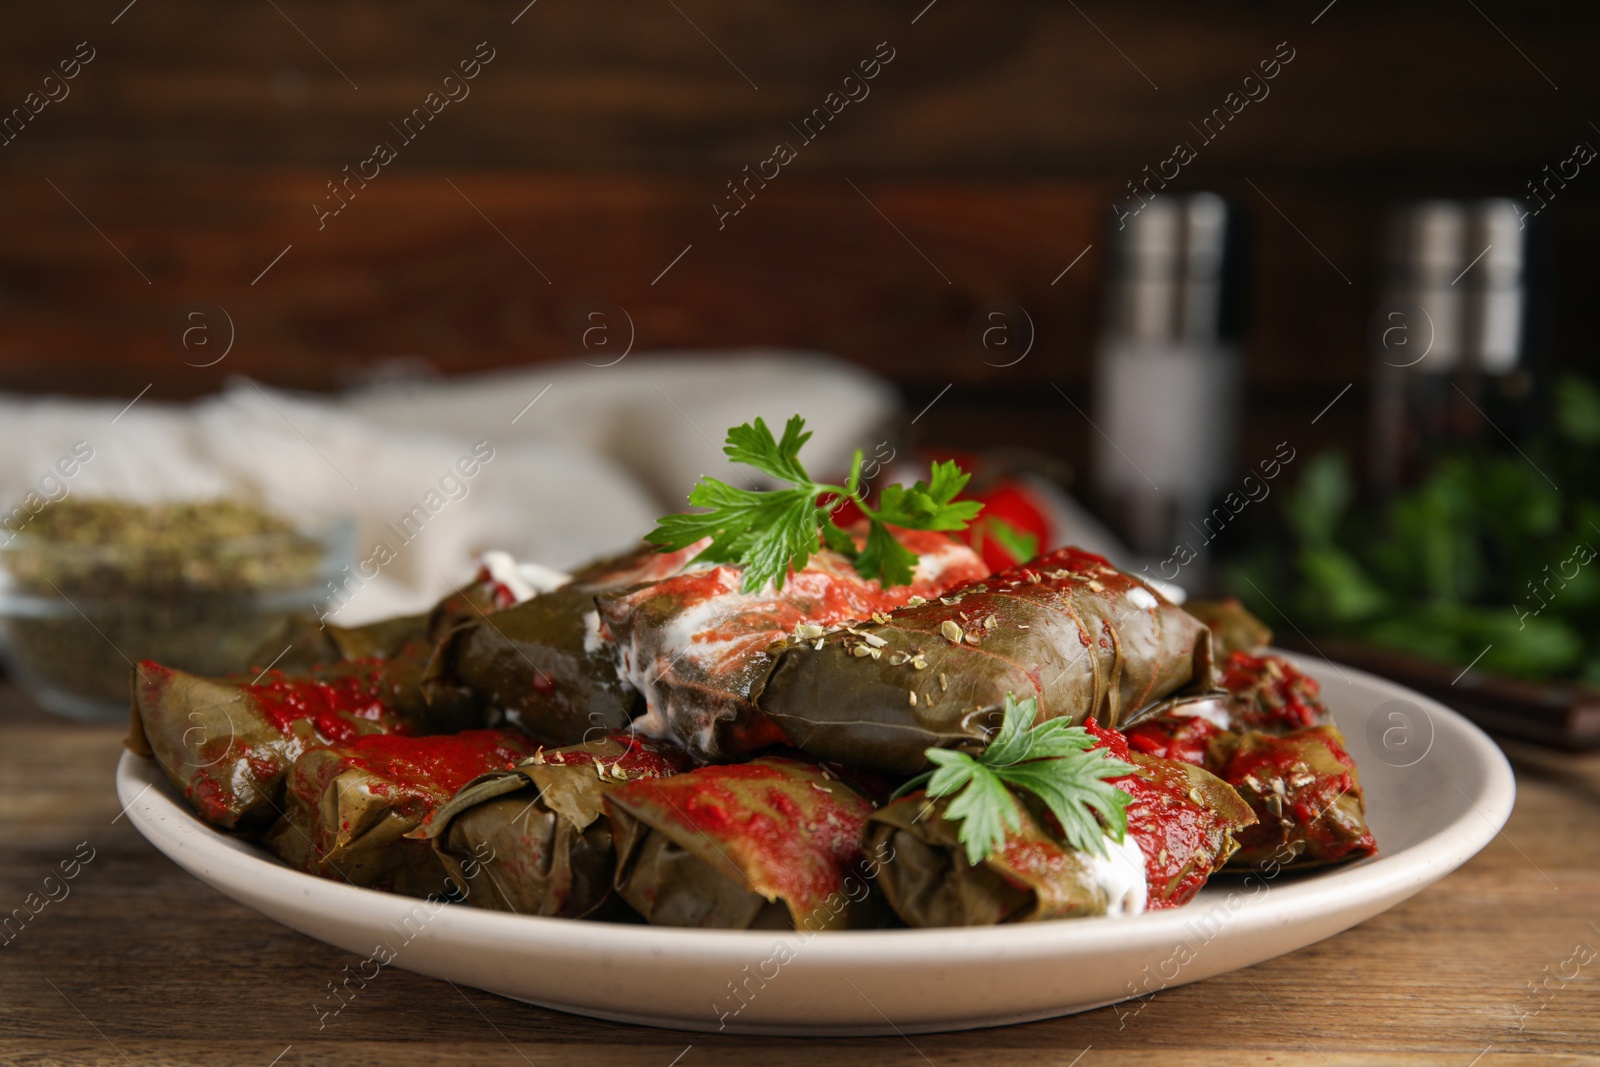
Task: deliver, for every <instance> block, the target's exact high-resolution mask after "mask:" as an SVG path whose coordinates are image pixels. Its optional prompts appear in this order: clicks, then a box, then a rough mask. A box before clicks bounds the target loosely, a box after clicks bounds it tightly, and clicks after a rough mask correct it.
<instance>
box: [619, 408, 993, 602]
mask: <svg viewBox="0 0 1600 1067" xmlns="http://www.w3.org/2000/svg"><path fill="white" fill-rule="evenodd" d="M805 425H806V424H805V420H804V419H802V418H801V417H800V416H798V415H796V416H794V417H793V418H791V419H790V420H789V421H788V423H786V424H785V425H784V428H783V436H782V437H781V438H779V437H774V436H773V433H772V430H771V429H770V428H768V426H767V424H766V422H765V421H763V420H761V419H756V420H755V421H754V422H753V423H748V422H747V423H745V424H743V425H741V426H735V427H734V428H733V429H731V430H729V431H728V439H727V443H726V444H725V445H724V446H723V449H722V451H723V452H724V453H725V454H726V455H727V457H728V458H729V459H730V460H732V461H733V462H735V463H743V464H746V465H747V466H750V467H754V468H755V469H756V470H758V471H761V472H762V473H763V474H766V475H768V476H769V477H772V478H774V479H776V480H778V481H780V482H787V483H789V484H790V485H791V486H793V488H788V489H775V490H770V491H765V492H763V491H760V490H753V489H740V488H738V487H737V486H733V485H729V484H728V483H727V482H723V481H719V480H718V479H716V478H706V477H702V478H701V479H700V482H699V484H698V485H696V486H695V487H694V489H693V491H691V492H690V494H689V503H690V504H691V505H693V506H694V507H697V508H704V509H706V510H705V511H701V512H695V513H692V514H685V515H667V516H665V517H663V518H661V519H660V520H658V521H657V524H656V528H655V529H654V530H651V531H650V532H649V533H648V534H646V535H645V540H646V541H648V542H650V543H651V544H653V545H655V546H656V547H657V548H658V549H659V550H660V551H663V552H671V551H675V550H677V549H681V548H687V547H688V546H689V545H692V544H694V543H695V542H696V541H699V540H701V539H703V538H710V544H709V545H708V546H707V547H706V548H705V550H704V551H702V552H701V553H700V554H699V555H698V556H697V557H695V558H696V559H697V560H708V561H710V562H713V563H739V564H742V565H743V566H744V568H745V570H744V577H743V581H742V588H743V590H744V592H746V593H754V592H758V591H760V590H762V589H765V588H766V587H767V585H768V584H772V585H774V586H776V587H777V588H779V589H781V588H783V583H784V579H785V578H786V577H787V576H788V574H789V571H790V570H791V569H793V570H799V569H801V568H802V567H804V566H805V565H806V563H807V562H808V561H809V560H810V559H811V556H812V554H813V553H815V552H816V551H817V547H818V542H819V539H820V542H821V543H822V544H824V545H826V546H827V547H828V548H830V549H832V550H833V551H835V552H838V553H839V554H841V555H843V556H845V557H846V558H847V559H850V560H852V561H853V562H854V563H855V567H856V571H857V573H859V574H860V575H861V576H862V577H863V578H868V579H872V578H876V579H878V580H879V581H881V582H882V583H883V585H884V586H886V587H887V586H896V585H908V584H910V582H911V580H912V577H913V574H914V568H915V567H916V563H917V556H916V554H915V553H913V552H911V551H910V550H909V549H907V548H906V547H905V546H904V545H902V544H901V543H900V542H899V541H897V540H896V539H895V536H894V532H893V531H892V530H890V529H889V527H890V526H891V525H893V526H901V527H905V528H906V529H911V530H942V531H951V530H961V529H965V528H966V526H967V524H968V523H969V522H971V521H972V520H973V519H974V518H976V517H977V514H978V512H979V511H980V510H982V505H981V504H979V503H978V502H977V501H971V500H962V501H958V500H956V499H955V497H956V495H957V494H958V493H960V492H961V490H962V489H964V488H965V487H966V484H967V481H968V479H969V478H970V477H971V476H970V475H968V474H967V473H966V472H965V471H963V470H962V469H961V468H960V467H958V466H957V465H956V464H955V463H953V462H947V463H935V464H933V466H932V468H931V470H930V471H929V475H928V480H927V481H926V482H920V481H919V482H917V483H916V484H915V485H913V486H911V487H910V488H907V487H905V486H901V485H891V486H887V487H885V488H884V490H883V492H882V493H881V494H880V500H879V502H878V506H877V507H875V508H874V507H872V506H870V505H869V504H868V503H867V502H866V499H865V496H866V493H865V489H864V487H863V486H862V484H861V467H862V454H861V452H860V451H859V450H858V451H857V452H856V453H855V456H854V458H853V459H852V461H851V464H850V476H849V478H848V480H847V482H846V484H844V485H828V484H824V483H819V482H814V481H812V480H811V475H810V474H808V473H807V472H806V469H805V466H804V465H803V464H802V463H801V462H800V449H801V448H802V447H804V445H805V443H806V442H807V441H809V440H810V439H811V434H810V432H809V431H807V430H806V428H805ZM846 500H849V501H852V502H853V503H854V504H855V505H856V507H857V508H858V509H859V510H860V511H861V513H862V514H863V515H864V516H866V518H867V523H868V529H867V540H866V544H865V545H864V546H862V547H861V548H860V549H857V547H856V543H855V539H854V538H852V537H851V536H850V535H849V534H848V533H846V532H845V531H844V530H841V529H840V528H839V527H838V526H837V525H836V524H835V523H834V521H833V517H832V516H833V512H834V511H835V510H836V509H837V507H838V506H839V505H840V504H842V503H843V502H844V501H846ZM824 501H827V503H826V505H824Z"/></svg>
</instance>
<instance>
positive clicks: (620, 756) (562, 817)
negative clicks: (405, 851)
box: [423, 731, 689, 919]
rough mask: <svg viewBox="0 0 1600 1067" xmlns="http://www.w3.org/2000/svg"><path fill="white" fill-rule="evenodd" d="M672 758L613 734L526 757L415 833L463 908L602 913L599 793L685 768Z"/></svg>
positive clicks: (603, 817) (609, 873)
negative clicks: (465, 892)
mask: <svg viewBox="0 0 1600 1067" xmlns="http://www.w3.org/2000/svg"><path fill="white" fill-rule="evenodd" d="M688 768H689V761H688V759H687V757H685V756H684V755H683V753H681V752H680V751H678V750H676V749H673V748H670V747H668V746H666V745H663V744H660V743H658V742H655V741H651V740H649V739H648V738H642V737H638V736H636V735H633V734H630V733H627V732H623V731H618V732H616V733H613V734H611V735H609V736H607V737H605V738H601V739H599V740H596V741H589V742H585V743H584V744H581V745H574V746H572V747H570V748H559V749H554V750H550V751H543V750H541V751H540V752H537V753H535V754H534V755H533V756H531V757H529V758H527V759H524V760H521V761H519V762H518V763H517V764H516V765H515V766H514V767H511V768H508V769H503V770H496V771H491V772H489V773H488V774H485V775H483V776H482V777H480V778H477V779H475V780H474V781H472V782H470V783H468V784H467V785H466V786H465V787H464V788H462V789H461V791H460V792H458V793H457V794H456V795H455V796H454V797H452V798H451V799H450V800H449V801H448V802H447V803H445V804H444V805H443V806H441V807H440V808H439V809H438V810H437V811H436V812H434V814H433V816H432V818H431V819H430V820H428V821H427V822H426V823H425V826H424V828H423V833H424V834H425V836H426V837H427V838H428V839H429V840H430V841H432V842H433V847H434V850H435V851H436V852H437V854H438V856H439V859H440V860H441V861H442V862H443V863H444V866H445V868H446V869H447V870H448V871H449V872H450V874H451V875H452V877H454V878H455V879H456V881H457V883H458V884H461V885H468V884H470V885H471V886H472V891H471V893H470V894H469V896H468V900H467V902H468V903H469V904H473V905H476V906H478V907H483V908H494V909H497V910H500V911H510V912H516V913H518V914H521V915H553V916H560V917H563V918H574V919H576V918H583V917H586V916H590V915H601V914H604V912H605V910H606V907H605V906H606V905H607V904H608V902H610V901H611V900H612V899H613V896H612V880H613V876H614V875H615V873H616V866H617V858H616V846H615V843H614V840H613V836H614V835H613V833H612V829H611V818H610V816H609V815H608V814H607V813H606V809H605V797H606V794H607V793H609V792H611V791H612V790H614V789H617V788H619V787H620V786H622V785H624V784H625V783H627V782H631V781H635V780H637V779H640V778H661V777H665V776H666V775H669V774H677V773H680V772H682V771H685V770H688Z"/></svg>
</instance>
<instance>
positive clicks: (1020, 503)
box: [955, 481, 1052, 571]
mask: <svg viewBox="0 0 1600 1067" xmlns="http://www.w3.org/2000/svg"><path fill="white" fill-rule="evenodd" d="M963 499H970V500H978V501H981V502H982V504H983V510H982V511H981V512H979V513H978V517H977V519H975V520H973V522H972V525H970V526H968V527H967V528H966V529H965V530H962V531H960V532H958V533H957V534H956V535H955V536H956V537H957V538H959V539H961V540H962V541H965V542H966V543H967V544H969V545H971V546H972V547H973V548H975V549H977V550H978V552H979V554H980V555H982V556H983V562H984V563H986V564H988V565H989V569H990V570H996V571H1001V570H1005V569H1006V568H1007V567H1014V566H1016V565H1017V564H1018V563H1025V562H1027V561H1026V560H1021V559H1016V558H1015V557H1013V556H1012V555H1011V553H1010V552H1009V551H1007V550H1006V547H1005V546H1004V545H1003V544H1001V543H1000V541H999V540H997V539H996V538H994V537H992V536H989V535H988V531H987V529H986V528H985V527H986V521H985V520H987V519H990V518H998V519H1000V520H1001V521H1002V522H1005V523H1007V524H1009V525H1010V526H1011V527H1012V529H1014V530H1016V531H1017V532H1018V533H1023V534H1032V535H1033V537H1034V538H1035V544H1036V545H1037V548H1038V551H1040V552H1043V551H1045V550H1046V549H1048V548H1049V547H1050V544H1051V536H1052V531H1051V529H1050V521H1049V520H1048V519H1047V518H1046V517H1045V512H1044V509H1043V508H1042V507H1041V506H1040V504H1039V502H1038V500H1037V499H1036V498H1035V496H1034V494H1033V493H1032V492H1031V491H1029V489H1028V488H1027V486H1025V485H1023V484H1021V483H1018V482H1012V481H1003V482H1001V483H1000V484H999V485H997V486H995V487H994V488H993V489H991V490H990V491H989V492H987V493H984V494H983V495H981V496H973V497H963Z"/></svg>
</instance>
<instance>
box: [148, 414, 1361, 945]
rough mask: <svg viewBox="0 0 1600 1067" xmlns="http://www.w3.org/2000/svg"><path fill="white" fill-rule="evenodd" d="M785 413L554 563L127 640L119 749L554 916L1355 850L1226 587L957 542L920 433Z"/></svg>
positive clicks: (1283, 686) (891, 920)
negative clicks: (312, 610)
mask: <svg viewBox="0 0 1600 1067" xmlns="http://www.w3.org/2000/svg"><path fill="white" fill-rule="evenodd" d="M808 436H809V435H808V434H807V433H805V432H804V425H803V423H802V422H801V420H799V419H798V418H796V419H793V420H791V421H790V422H789V424H788V425H787V426H786V427H785V428H784V431H783V433H782V435H781V437H779V436H776V435H774V434H773V433H772V431H771V430H770V429H769V428H768V427H767V426H766V424H765V423H763V422H762V421H761V420H759V419H758V420H756V421H755V422H754V423H753V424H747V425H744V426H740V427H737V428H735V429H734V430H732V431H730V433H729V436H728V444H727V447H726V449H725V451H726V452H727V454H728V456H729V458H730V459H732V460H734V461H736V462H738V463H742V464H746V465H747V466H749V467H752V468H754V469H756V470H758V471H760V472H761V473H762V474H764V475H766V476H767V478H768V480H769V484H779V485H780V486H786V487H781V488H769V489H746V488H741V487H737V486H733V485H730V484H727V483H724V482H720V481H717V480H715V479H711V478H706V479H703V480H702V482H701V483H700V485H699V486H697V487H696V489H695V490H694V492H693V493H692V494H691V495H690V498H689V502H690V504H691V505H693V506H694V507H696V508H697V509H698V510H695V511H691V512H685V513H683V514H679V515H672V516H668V517H666V518H664V519H663V520H661V524H660V525H659V526H658V527H657V528H656V529H655V530H652V531H650V532H649V533H648V534H647V535H646V537H645V541H644V543H643V544H642V545H641V547H640V548H639V549H638V550H637V551H635V552H633V553H631V554H629V555H626V556H623V557H620V558H613V559H607V560H602V561H598V562H596V563H595V564H593V565H591V566H588V567H585V568H584V569H582V570H581V571H579V572H577V573H575V574H573V575H570V576H567V575H554V574H553V572H549V571H547V570H545V569H543V568H537V567H529V566H524V565H518V564H517V563H516V562H515V561H513V560H511V559H510V558H509V557H508V556H506V555H505V554H504V553H490V554H486V556H485V558H484V561H483V564H482V567H481V569H480V571H479V573H478V575H477V578H476V579H475V580H474V581H473V582H471V583H469V584H468V585H466V586H465V587H463V588H462V589H460V590H458V591H456V592H455V593H453V594H452V595H451V596H449V597H447V598H446V599H445V600H443V601H442V602H440V603H439V604H438V605H437V606H436V607H435V608H434V609H433V610H431V611H429V612H425V613H423V614H419V615H414V616H407V617H404V618H398V619H392V620H386V621H381V622H377V623H373V624H370V625H366V626H359V627H339V626H333V625H329V624H327V623H326V621H325V620H324V621H322V622H319V621H318V620H317V619H315V618H314V617H307V618H305V619H302V620H295V621H293V622H292V623H291V624H290V626H289V627H288V629H287V630H286V631H285V633H284V634H282V635H280V636H279V637H278V638H276V639H275V640H273V641H271V642H269V643H268V644H267V645H265V646H263V648H262V650H261V651H260V653H259V657H260V660H261V661H262V662H263V663H264V664H265V667H263V666H257V667H256V668H255V669H253V670H252V671H248V672H242V673H240V674H238V675H234V676H227V677H216V678H204V677H198V676H195V675H191V674H187V673H184V672H182V671H178V670H174V669H170V668H167V667H164V666H162V665H160V664H157V663H151V662H145V663H141V664H139V665H138V666H137V667H136V668H135V670H134V672H133V677H132V685H131V691H132V716H133V724H132V733H131V736H130V740H129V747H130V748H131V749H133V750H134V751H135V752H138V753H139V754H141V755H144V756H146V757H148V758H151V759H154V760H155V761H156V762H157V763H158V764H159V765H160V766H161V768H162V769H163V771H164V772H165V774H166V776H167V778H168V779H169V780H170V781H171V782H172V784H173V786H174V787H176V788H177V790H178V791H179V792H181V793H182V795H183V796H184V797H185V799H186V800H187V801H188V803H189V804H190V806H191V807H193V809H194V811H195V813H196V815H198V816H199V818H200V819H202V820H204V821H205V822H206V823H209V824H210V825H212V826H213V827H215V828H217V829H218V830H221V831H224V832H228V833H233V834H238V835H244V836H247V837H249V838H252V839H254V840H257V841H259V842H260V843H261V844H262V845H263V846H265V847H266V848H267V849H269V850H270V851H272V852H273V853H274V854H276V855H277V856H278V857H280V858H281V859H282V860H283V861H284V862H285V863H286V864H288V865H290V866H292V867H294V868H296V869H297V870H301V871H305V872H307V873H308V874H310V875H315V876H318V877H323V878H330V879H336V880H341V881H344V882H348V883H349V884H352V885H357V886H363V887H367V888H370V889H375V890H384V891H390V892H394V893H400V894H408V895H413V896H418V897H426V898H431V899H436V900H445V901H449V902H451V903H454V904H458V905H463V906H469V907H481V908H490V909H495V910H499V911H504V912H511V913H516V914H523V915H539V916H552V917H560V918H568V919H586V920H590V921H607V922H633V923H641V922H642V923H652V924H658V925H666V926H680V927H699V928H720V929H762V930H795V931H807V932H818V931H824V930H828V931H833V930H850V929H870V928H882V927H896V926H910V927H940V926H946V927H948V926H984V925H995V924H1000V923H1013V922H1036V921H1044V920H1056V919H1068V918H1079V917H1088V916H1128V915H1133V914H1137V913H1139V912H1142V911H1147V910H1154V909H1160V908H1172V907H1178V906H1181V905H1183V904H1185V903H1186V902H1188V901H1189V900H1191V899H1192V898H1193V897H1194V896H1195V894H1196V893H1197V892H1199V890H1200V889H1201V887H1202V886H1204V885H1205V884H1206V883H1207V881H1208V880H1209V879H1211V878H1213V877H1227V876H1228V875H1229V873H1230V872H1233V871H1249V870H1252V869H1259V868H1262V867H1266V866H1268V865H1273V866H1276V867H1288V868H1293V869H1300V868H1313V867H1320V866H1326V865H1329V864H1336V863H1347V862H1351V861H1356V860H1359V859H1362V858H1364V857H1368V856H1372V855H1374V854H1375V853H1376V851H1377V845H1376V843H1375V842H1374V840H1373V837H1372V834H1371V832H1370V831H1369V830H1368V828H1367V825H1366V821H1365V807H1364V801H1363V798H1362V793H1361V785H1360V780H1359V776H1358V773H1357V770H1356V767H1355V764H1354V762H1353V761H1352V760H1351V758H1350V755H1349V753H1348V752H1347V751H1346V749H1345V746H1344V739H1343V737H1342V736H1341V735H1340V733H1339V731H1338V729H1337V727H1335V726H1334V725H1333V722H1332V720H1331V718H1330V716H1329V715H1328V712H1327V709H1326V707H1325V705H1324V703H1323V700H1322V695H1321V693H1320V691H1319V689H1318V686H1317V683H1316V682H1315V681H1314V680H1312V679H1311V678H1309V677H1307V676H1306V675H1305V674H1303V673H1302V672H1301V671H1299V670H1298V669H1297V668H1296V667H1295V666H1294V665H1293V664H1292V663H1291V662H1290V661H1288V660H1286V659H1284V658H1282V657H1279V656H1276V655H1274V654H1272V653H1271V652H1270V651H1268V649H1267V648H1266V645H1267V644H1268V642H1269V641H1270V639H1271V634H1270V632H1269V631H1268V630H1267V629H1266V627H1264V626H1263V625H1261V623H1260V622H1259V621H1257V620H1256V619H1254V618H1253V617H1251V616H1250V615H1249V614H1248V613H1247V612H1245V611H1244V609H1243V608H1241V607H1240V606H1239V605H1238V604H1237V603H1236V602H1226V603H1217V604H1194V605H1190V606H1189V607H1188V608H1187V609H1186V608H1185V607H1182V606H1179V605H1178V604H1175V603H1173V602H1172V601H1171V600H1169V599H1167V598H1166V597H1165V596H1163V595H1162V593H1161V592H1159V591H1158V589H1157V588H1156V587H1154V586H1152V585H1151V584H1150V583H1147V582H1145V581H1144V580H1142V579H1141V578H1139V577H1138V576H1137V575H1135V574H1130V573H1126V572H1124V571H1121V570H1119V569H1117V568H1116V567H1114V566H1112V564H1111V563H1109V562H1108V561H1107V560H1106V559H1104V558H1102V557H1100V556H1098V555H1095V554H1092V553H1089V552H1085V551H1082V550H1080V549H1076V548H1070V547H1063V548H1057V549H1054V550H1052V551H1046V552H1043V553H1041V554H1038V555H1036V556H1035V557H1034V558H1032V559H1029V560H1027V561H1025V562H1023V563H1021V564H1019V565H1017V566H1014V567H1011V568H1009V569H1007V570H1003V571H999V572H996V573H990V572H989V568H988V567H987V566H986V565H985V564H984V562H983V560H982V558H980V557H979V556H978V555H977V554H975V553H974V552H973V551H972V549H971V548H969V547H968V546H967V545H965V544H963V543H962V542H961V541H960V540H958V539H957V538H956V537H955V536H954V534H956V533H958V532H959V531H961V530H962V529H963V528H965V527H966V526H967V524H969V523H971V522H972V521H973V520H974V519H976V518H977V517H978V514H979V508H980V505H978V504H977V503H976V502H974V501H971V500H967V499H964V498H963V496H962V491H963V489H964V487H965V485H966V482H967V476H966V475H965V474H964V473H963V472H962V471H961V470H960V469H959V468H958V467H957V466H956V465H955V464H953V463H934V464H933V465H932V467H931V468H930V471H929V477H928V478H927V480H926V481H919V482H917V483H915V484H914V485H911V486H906V485H891V486H884V487H881V488H879V489H877V490H876V491H870V492H869V491H868V489H867V488H866V487H865V486H864V485H863V484H862V479H861V458H860V456H859V454H858V455H857V457H856V462H855V465H854V467H853V469H852V471H851V474H850V477H849V478H847V479H846V480H845V481H844V482H842V483H840V484H827V483H820V482H815V481H813V480H812V478H811V476H810V475H809V474H808V473H807V472H806V470H805V467H804V466H803V464H802V463H801V461H800V458H799V451H800V448H801V446H803V445H804V444H805V441H806V439H807V437H808ZM845 502H848V503H850V504H851V505H853V506H852V507H851V508H849V509H848V514H850V515H851V516H852V521H851V522H849V523H848V524H846V525H839V524H838V523H836V522H835V516H836V515H839V514H841V513H843V512H842V509H841V507H840V505H841V503H845ZM985 521H999V520H988V519H986V520H985ZM285 646H286V647H285Z"/></svg>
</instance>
